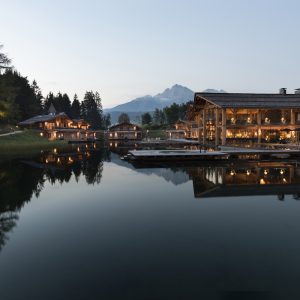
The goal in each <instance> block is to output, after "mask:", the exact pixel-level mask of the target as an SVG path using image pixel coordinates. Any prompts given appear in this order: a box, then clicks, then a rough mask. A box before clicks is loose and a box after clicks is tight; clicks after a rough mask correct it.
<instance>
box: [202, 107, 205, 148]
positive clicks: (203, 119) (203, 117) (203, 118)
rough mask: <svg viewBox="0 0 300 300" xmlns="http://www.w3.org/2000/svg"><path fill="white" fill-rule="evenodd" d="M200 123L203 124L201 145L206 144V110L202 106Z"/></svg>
mask: <svg viewBox="0 0 300 300" xmlns="http://www.w3.org/2000/svg"><path fill="white" fill-rule="evenodd" d="M202 124H203V145H205V144H206V110H205V108H203V116H202Z"/></svg>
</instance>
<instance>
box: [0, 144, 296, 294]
mask: <svg viewBox="0 0 300 300" xmlns="http://www.w3.org/2000/svg"><path fill="white" fill-rule="evenodd" d="M299 199H300V166H299V167H298V166H297V163H296V162H293V161H290V162H288V161H287V162H282V161H277V162H255V161H254V162H250V163H246V162H239V163H226V164H225V163H223V164H221V163H219V164H218V165H214V164H212V163H210V164H207V163H206V164H204V163H201V162H197V163H194V164H191V163H190V164H189V165H186V166H185V167H183V166H164V167H161V166H157V167H151V166H149V165H148V166H133V165H132V164H131V163H129V162H126V161H124V160H121V159H120V156H119V154H118V153H116V152H115V151H114V152H113V151H110V150H108V149H99V148H97V146H93V145H91V146H86V145H82V146H80V147H77V146H74V147H72V148H70V149H68V150H66V151H63V152H62V153H59V151H55V150H54V151H52V152H51V153H41V155H39V156H37V157H34V158H30V159H28V158H26V159H24V160H14V161H9V162H5V163H2V164H0V299H5V300H9V299H51V300H53V299H200V298H199V295H201V293H203V291H207V292H209V293H210V292H212V294H214V293H215V292H217V294H218V295H219V296H220V297H221V298H222V297H223V298H224V299H230V297H229V298H227V296H228V295H230V293H231V292H233V293H234V292H250V293H251V292H254V293H255V295H256V297H255V298H253V299H266V297H267V296H268V295H269V293H268V292H270V291H273V292H274V291H276V293H277V291H278V293H280V292H283V291H286V290H289V291H291V290H296V289H298V286H299V276H300V239H299V237H300V201H298V200H299ZM228 293H229V294H228ZM259 297H261V298H259ZM223 298H222V299H223ZM270 298H271V297H270ZM203 299H207V298H203ZM240 299H241V298H240ZM243 299H244V298H243ZM247 299H248V298H247ZM249 299H250V298H249ZM251 299H252V298H251Z"/></svg>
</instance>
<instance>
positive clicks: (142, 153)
mask: <svg viewBox="0 0 300 300" xmlns="http://www.w3.org/2000/svg"><path fill="white" fill-rule="evenodd" d="M297 157H298V158H300V150H264V149H243V148H237V149H230V150H222V151H203V150H202V151H200V150H132V151H129V152H128V156H127V157H126V158H127V159H128V160H133V161H191V160H193V161H194V160H228V159H251V158H256V159H260V158H281V159H284V158H297Z"/></svg>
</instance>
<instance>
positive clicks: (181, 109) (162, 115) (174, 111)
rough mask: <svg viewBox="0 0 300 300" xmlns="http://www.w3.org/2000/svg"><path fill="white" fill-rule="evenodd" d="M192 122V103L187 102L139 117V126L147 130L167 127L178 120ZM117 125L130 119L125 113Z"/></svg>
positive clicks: (174, 104) (121, 115)
mask: <svg viewBox="0 0 300 300" xmlns="http://www.w3.org/2000/svg"><path fill="white" fill-rule="evenodd" d="M180 119H182V120H193V119H194V108H193V102H192V101H189V102H187V103H183V104H177V103H173V104H172V105H170V106H167V107H165V108H163V109H158V108H157V109H155V111H154V112H153V113H150V112H146V113H144V114H142V116H141V124H142V125H145V126H147V127H149V128H153V129H155V128H160V127H168V126H170V125H173V124H174V123H176V122H177V121H178V120H180ZM118 122H119V123H128V122H130V118H129V116H128V115H127V114H126V113H122V114H120V116H119V119H118Z"/></svg>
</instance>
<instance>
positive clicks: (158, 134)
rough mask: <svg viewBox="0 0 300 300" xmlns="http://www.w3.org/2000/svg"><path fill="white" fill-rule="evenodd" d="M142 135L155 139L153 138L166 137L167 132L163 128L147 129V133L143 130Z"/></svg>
mask: <svg viewBox="0 0 300 300" xmlns="http://www.w3.org/2000/svg"><path fill="white" fill-rule="evenodd" d="M143 135H144V137H145V138H147V137H148V138H151V139H155V138H161V139H166V138H167V134H166V131H165V130H160V129H158V130H149V132H148V134H147V132H146V131H145V132H144V134H143Z"/></svg>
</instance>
